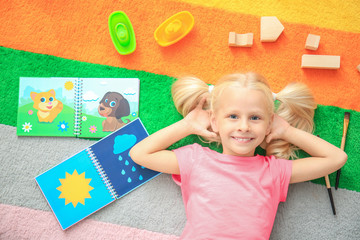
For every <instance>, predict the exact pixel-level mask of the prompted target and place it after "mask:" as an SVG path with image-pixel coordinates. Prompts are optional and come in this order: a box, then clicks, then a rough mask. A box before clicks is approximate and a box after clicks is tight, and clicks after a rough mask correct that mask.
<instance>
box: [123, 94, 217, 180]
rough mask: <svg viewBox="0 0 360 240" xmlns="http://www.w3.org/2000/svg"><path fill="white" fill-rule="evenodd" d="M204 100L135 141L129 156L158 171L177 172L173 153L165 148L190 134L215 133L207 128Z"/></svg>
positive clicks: (208, 122) (207, 121)
mask: <svg viewBox="0 0 360 240" xmlns="http://www.w3.org/2000/svg"><path fill="white" fill-rule="evenodd" d="M205 100H206V99H205V98H203V99H202V100H201V101H200V102H199V104H198V105H197V106H196V108H195V109H194V110H192V111H191V112H190V113H189V114H188V115H187V116H186V117H185V118H184V119H182V120H180V121H178V122H176V123H174V124H172V125H170V126H168V127H166V128H164V129H161V130H159V131H157V132H155V133H154V134H152V135H150V136H148V137H147V138H145V139H144V140H142V141H141V142H139V143H137V144H136V145H135V146H134V147H133V148H132V149H131V150H130V156H131V158H132V159H133V160H134V162H136V163H137V164H139V165H142V166H144V167H146V168H149V169H152V170H155V171H158V172H164V173H170V174H179V173H180V172H179V165H178V161H177V159H176V155H175V153H174V152H172V151H170V150H166V149H167V148H168V147H170V146H171V145H172V144H174V143H176V142H177V141H179V140H181V139H182V138H184V137H187V136H188V135H191V134H197V135H201V136H214V134H215V133H212V132H210V131H208V130H207V129H208V128H209V126H210V118H209V113H208V112H207V111H205V110H203V109H202V107H203V105H204V103H205ZM215 135H216V134H215Z"/></svg>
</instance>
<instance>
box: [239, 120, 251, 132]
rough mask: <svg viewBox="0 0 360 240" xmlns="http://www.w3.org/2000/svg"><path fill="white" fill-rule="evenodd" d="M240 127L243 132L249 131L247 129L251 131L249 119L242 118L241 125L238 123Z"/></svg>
mask: <svg viewBox="0 0 360 240" xmlns="http://www.w3.org/2000/svg"><path fill="white" fill-rule="evenodd" d="M238 129H239V130H240V131H242V132H247V131H249V123H248V121H247V120H245V119H244V120H241V121H240V122H239V125H238Z"/></svg>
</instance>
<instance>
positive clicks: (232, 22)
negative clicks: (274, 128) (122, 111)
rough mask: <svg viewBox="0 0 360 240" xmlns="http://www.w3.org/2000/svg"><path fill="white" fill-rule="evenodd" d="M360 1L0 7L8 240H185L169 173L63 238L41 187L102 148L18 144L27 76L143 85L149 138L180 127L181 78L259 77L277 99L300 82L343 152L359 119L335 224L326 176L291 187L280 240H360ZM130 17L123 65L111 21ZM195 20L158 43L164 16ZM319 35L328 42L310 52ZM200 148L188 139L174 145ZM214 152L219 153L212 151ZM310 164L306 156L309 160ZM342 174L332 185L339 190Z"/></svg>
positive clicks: (1, 197)
mask: <svg viewBox="0 0 360 240" xmlns="http://www.w3.org/2000/svg"><path fill="white" fill-rule="evenodd" d="M359 9H360V2H359V1H356V0H352V1H346V2H343V1H340V0H335V1H331V2H328V1H325V0H324V1H317V2H309V1H308V2H306V3H305V2H303V1H301V2H296V3H294V2H293V1H290V0H286V1H281V2H279V1H275V2H274V1H270V0H265V1H250V0H245V1H242V2H241V4H240V3H239V2H238V1H233V0H226V1H219V0H211V1H206V3H204V2H203V1H199V0H175V1H168V0H157V1H140V0H133V1H105V0H99V1H93V0H91V1H85V2H84V1H72V0H67V1H65V2H64V1H61V2H59V1H46V2H44V1H40V0H34V1H25V0H13V1H11V0H3V1H2V2H1V8H0V21H1V23H2V27H1V29H0V72H1V75H0V85H1V87H0V112H1V114H0V136H1V140H0V141H1V144H0V150H1V151H0V159H1V164H0V172H1V174H0V182H1V188H0V239H79V238H80V239H99V238H104V239H177V236H179V235H180V234H181V232H182V229H183V227H184V224H185V221H186V217H185V213H184V207H183V204H182V199H181V193H180V189H179V188H178V187H177V186H176V185H175V184H174V183H173V182H172V180H171V177H170V176H168V175H165V174H162V175H160V176H159V177H157V178H155V179H153V180H152V181H150V182H148V183H147V184H145V185H144V186H142V187H140V188H139V189H137V190H136V191H134V192H132V193H130V194H129V195H127V196H125V197H124V198H122V199H120V200H118V201H116V202H115V203H112V204H111V205H109V206H107V207H105V208H104V209H101V210H100V211H98V212H97V213H95V214H94V215H92V216H90V217H89V218H88V219H86V220H83V221H82V222H80V223H78V224H76V225H75V226H73V227H71V228H70V229H69V230H67V231H62V230H61V229H60V226H59V225H58V224H57V222H56V219H55V217H54V216H53V214H52V213H51V211H50V208H49V206H48V205H47V203H46V201H45V199H44V197H43V196H42V194H41V191H40V190H39V188H38V187H37V185H36V183H35V180H34V177H35V176H37V175H38V174H40V173H42V172H44V171H46V170H47V169H49V168H51V167H52V166H54V165H56V164H58V163H59V162H61V161H63V160H64V159H66V158H67V157H69V156H71V155H73V154H75V153H77V152H79V151H80V150H82V149H84V148H85V147H87V146H89V145H91V144H93V142H94V140H87V139H72V138H51V137H49V138H40V137H28V138H26V137H17V136H16V128H15V127H16V114H17V99H18V89H19V88H18V84H19V77H20V76H22V77H55V76H56V77H137V78H139V79H140V109H139V112H140V118H141V119H142V121H143V123H144V125H145V127H146V128H147V130H148V131H149V133H153V132H155V131H157V130H159V129H161V128H163V127H165V126H167V125H169V124H171V123H173V122H175V121H177V120H179V119H181V116H180V115H179V114H178V113H177V112H176V110H175V108H174V106H173V103H172V100H171V95H170V87H171V84H172V82H173V81H174V79H175V78H176V77H178V76H181V75H186V74H191V75H196V76H198V77H200V78H202V79H203V80H204V81H206V82H207V83H215V82H216V80H217V79H218V78H219V77H220V76H221V75H224V74H226V73H230V72H238V71H240V72H244V71H256V72H259V73H261V74H263V75H264V76H265V77H266V78H267V79H268V80H269V82H270V85H271V86H272V90H273V91H274V92H278V91H280V90H281V89H282V88H283V87H284V86H285V85H286V84H287V83H289V82H292V81H300V82H304V83H306V84H307V85H308V86H309V87H310V88H311V90H312V91H313V93H314V95H315V98H316V100H317V102H318V104H319V105H318V109H317V110H316V114H315V125H316V129H315V132H314V134H318V135H320V137H322V138H324V139H325V140H327V141H329V142H331V143H333V144H335V145H336V146H340V143H341V136H342V127H343V117H344V112H350V124H349V130H348V136H347V142H346V147H345V151H346V152H347V153H348V156H349V159H348V162H347V163H346V165H345V166H344V167H343V169H342V175H341V180H340V189H338V190H337V191H335V190H334V189H333V195H334V200H335V205H336V210H337V215H336V216H333V215H332V211H331V207H330V202H329V197H328V195H327V190H326V188H325V187H324V180H323V178H321V179H317V180H315V181H313V182H306V183H300V184H294V185H291V186H290V189H289V195H288V199H287V202H286V203H284V204H280V206H279V211H278V214H277V217H276V221H275V224H274V228H273V231H272V235H271V239H358V237H359V236H360V227H359V226H360V176H359V174H358V173H359V171H360V162H359V161H358V159H359V157H360V150H359V148H358V143H359V140H360V134H359V129H360V126H359V124H360V119H359V118H360V114H359V111H360V105H359V100H360V97H359V94H358V92H359V90H360V86H359V84H358V81H359V80H360V73H359V72H358V71H357V70H356V66H357V65H359V64H360V58H359V55H360V54H359V53H360V52H359V51H360V35H359V33H360V27H359V26H360V17H359V15H358V12H359ZM119 10H121V11H124V12H125V13H126V14H127V15H128V17H129V18H130V20H131V22H132V24H133V27H134V30H135V35H136V40H137V48H136V50H135V52H134V53H132V54H131V55H128V56H121V55H119V54H118V53H117V52H116V50H115V47H114V46H113V44H112V41H111V38H110V35H109V32H108V27H107V20H108V16H109V15H110V14H111V13H112V12H114V11H119ZM183 10H188V11H190V12H191V13H192V15H193V16H194V18H195V26H194V29H193V30H192V31H191V32H190V33H189V35H188V36H186V37H185V38H184V39H182V40H181V41H180V42H178V43H176V44H174V45H172V46H169V47H166V48H163V47H160V46H159V45H158V44H157V43H156V42H155V40H154V38H153V33H154V31H155V29H156V28H157V26H159V25H160V24H161V23H162V22H163V21H164V20H165V19H166V18H168V17H170V16H171V15H173V14H175V13H177V12H179V11H183ZM261 16H277V17H278V18H279V20H280V21H281V23H282V24H283V25H284V27H285V30H284V32H283V33H282V34H281V36H280V37H279V39H278V40H277V41H276V42H274V43H261V42H260V40H259V38H260V31H259V28H260V17H261ZM230 31H235V32H237V33H246V32H253V33H254V45H253V47H251V48H233V47H228V45H227V44H228V43H227V41H228V33H229V32H230ZM309 33H312V34H317V35H320V36H321V40H320V47H319V49H318V50H317V51H315V52H314V51H310V50H305V48H304V45H305V40H306V37H307V35H308V34H309ZM302 54H319V55H340V56H341V68H340V69H338V70H315V69H301V68H300V64H301V55H302ZM193 141H196V142H199V140H198V139H197V138H196V137H193V136H190V137H188V138H186V139H183V140H182V141H180V142H178V143H176V144H174V145H173V146H172V147H171V148H175V147H179V146H182V145H185V144H188V143H190V142H193ZM211 147H212V148H213V146H211ZM300 154H301V156H302V155H306V154H305V153H303V152H300ZM334 179H335V174H331V175H330V180H331V182H332V184H334Z"/></svg>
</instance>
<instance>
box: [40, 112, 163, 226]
mask: <svg viewBox="0 0 360 240" xmlns="http://www.w3.org/2000/svg"><path fill="white" fill-rule="evenodd" d="M147 136H148V133H147V131H146V129H145V128H144V126H143V124H142V122H141V120H140V119H139V118H137V119H135V120H134V121H132V122H131V123H129V124H127V125H125V126H123V127H122V128H120V129H119V130H117V131H115V132H114V133H112V134H110V135H108V136H107V137H104V138H103V139H101V140H99V141H98V142H96V143H95V144H93V145H92V146H90V147H88V148H86V149H84V150H82V151H81V152H79V153H77V154H75V155H73V156H72V157H70V158H68V159H66V160H65V161H63V162H61V163H60V164H58V165H56V166H55V167H53V168H51V169H49V170H48V171H46V172H44V173H43V174H41V175H39V176H37V177H36V178H35V180H36V182H37V184H38V185H39V187H40V189H41V191H42V193H43V194H44V196H45V198H46V200H47V202H48V204H49V205H50V207H51V209H52V211H53V212H54V214H55V216H56V218H57V220H58V222H59V223H60V225H61V227H62V229H63V230H64V229H67V228H69V227H70V226H72V225H73V224H75V223H77V222H79V221H80V220H82V219H84V218H86V217H87V216H89V215H90V214H92V213H94V212H95V211H97V210H99V209H100V208H102V207H104V206H106V205H108V204H110V203H112V202H114V201H115V200H117V199H119V198H121V197H122V196H124V195H125V194H127V193H129V192H130V191H132V190H134V189H136V188H137V187H139V186H141V185H142V184H144V183H146V182H147V181H149V180H151V179H152V178H154V177H156V176H157V175H159V174H160V173H159V172H156V171H152V170H149V169H147V168H144V167H142V166H140V165H137V164H136V163H135V162H133V161H132V160H131V158H130V156H129V151H130V149H131V147H132V146H134V145H135V144H136V143H137V142H139V141H141V140H142V139H144V138H145V137H147Z"/></svg>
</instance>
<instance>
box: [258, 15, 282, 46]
mask: <svg viewBox="0 0 360 240" xmlns="http://www.w3.org/2000/svg"><path fill="white" fill-rule="evenodd" d="M283 31H284V26H283V25H282V24H281V22H280V21H279V19H277V17H261V23H260V41H261V42H275V41H276V40H277V39H278V38H279V36H280V34H281V33H282V32H283Z"/></svg>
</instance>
